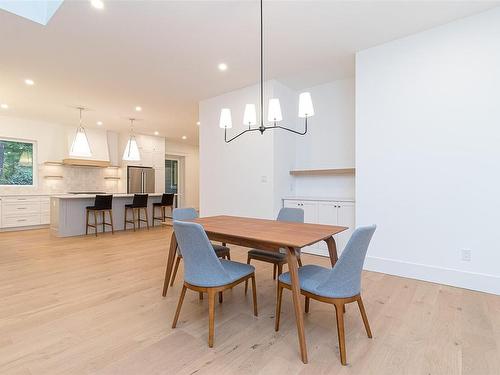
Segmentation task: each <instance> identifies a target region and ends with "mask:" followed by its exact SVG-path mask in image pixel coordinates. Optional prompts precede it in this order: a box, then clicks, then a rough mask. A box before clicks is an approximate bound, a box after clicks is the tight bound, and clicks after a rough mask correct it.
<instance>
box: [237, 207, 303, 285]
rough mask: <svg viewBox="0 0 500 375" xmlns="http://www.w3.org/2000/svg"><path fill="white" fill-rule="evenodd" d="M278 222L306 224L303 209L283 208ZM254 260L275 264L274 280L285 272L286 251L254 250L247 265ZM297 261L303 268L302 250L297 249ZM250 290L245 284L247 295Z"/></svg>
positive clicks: (250, 252) (250, 253)
mask: <svg viewBox="0 0 500 375" xmlns="http://www.w3.org/2000/svg"><path fill="white" fill-rule="evenodd" d="M276 220H277V221H288V222H293V223H303V222H304V210H303V209H302V208H291V207H283V208H281V209H280V212H279V213H278V217H277V218H276ZM252 259H255V260H260V261H261V262H266V263H272V264H273V280H276V273H278V276H279V275H281V273H282V272H283V265H284V264H286V263H287V259H286V250H285V251H280V252H279V253H278V252H276V251H267V250H260V249H252V250H250V251H249V252H248V255H247V264H250V261H251V260H252ZM297 261H298V263H299V267H302V261H301V260H300V249H297ZM247 289H248V282H247V283H245V293H246V292H247Z"/></svg>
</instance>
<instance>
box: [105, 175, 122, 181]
mask: <svg viewBox="0 0 500 375" xmlns="http://www.w3.org/2000/svg"><path fill="white" fill-rule="evenodd" d="M104 179H105V180H119V179H120V177H115V176H105V177H104Z"/></svg>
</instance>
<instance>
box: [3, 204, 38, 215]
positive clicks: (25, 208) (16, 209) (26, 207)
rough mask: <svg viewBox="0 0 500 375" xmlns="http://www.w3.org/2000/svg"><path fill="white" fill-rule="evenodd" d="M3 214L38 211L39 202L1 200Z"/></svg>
mask: <svg viewBox="0 0 500 375" xmlns="http://www.w3.org/2000/svg"><path fill="white" fill-rule="evenodd" d="M2 213H3V215H12V214H28V213H40V202H29V201H28V202H15V203H14V202H3V204H2Z"/></svg>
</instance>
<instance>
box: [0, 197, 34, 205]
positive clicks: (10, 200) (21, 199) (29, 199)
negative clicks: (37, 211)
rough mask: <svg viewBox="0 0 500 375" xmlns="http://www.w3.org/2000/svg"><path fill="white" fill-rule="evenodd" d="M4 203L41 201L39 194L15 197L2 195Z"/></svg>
mask: <svg viewBox="0 0 500 375" xmlns="http://www.w3.org/2000/svg"><path fill="white" fill-rule="evenodd" d="M2 202H3V204H9V203H23V202H40V197H38V196H25V197H23V196H15V197H5V196H4V197H2Z"/></svg>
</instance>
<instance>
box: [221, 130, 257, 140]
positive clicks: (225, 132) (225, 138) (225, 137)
mask: <svg viewBox="0 0 500 375" xmlns="http://www.w3.org/2000/svg"><path fill="white" fill-rule="evenodd" d="M254 131H260V129H259V128H253V129H246V130H243V131H242V132H241V133H239V134H236V135H235V136H234V137H232V138H230V139H227V128H224V141H225V142H226V143H229V142H231V141H234V140H235V139H236V138H238V137H239V136H241V135H243V134H245V133H248V132H254Z"/></svg>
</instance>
